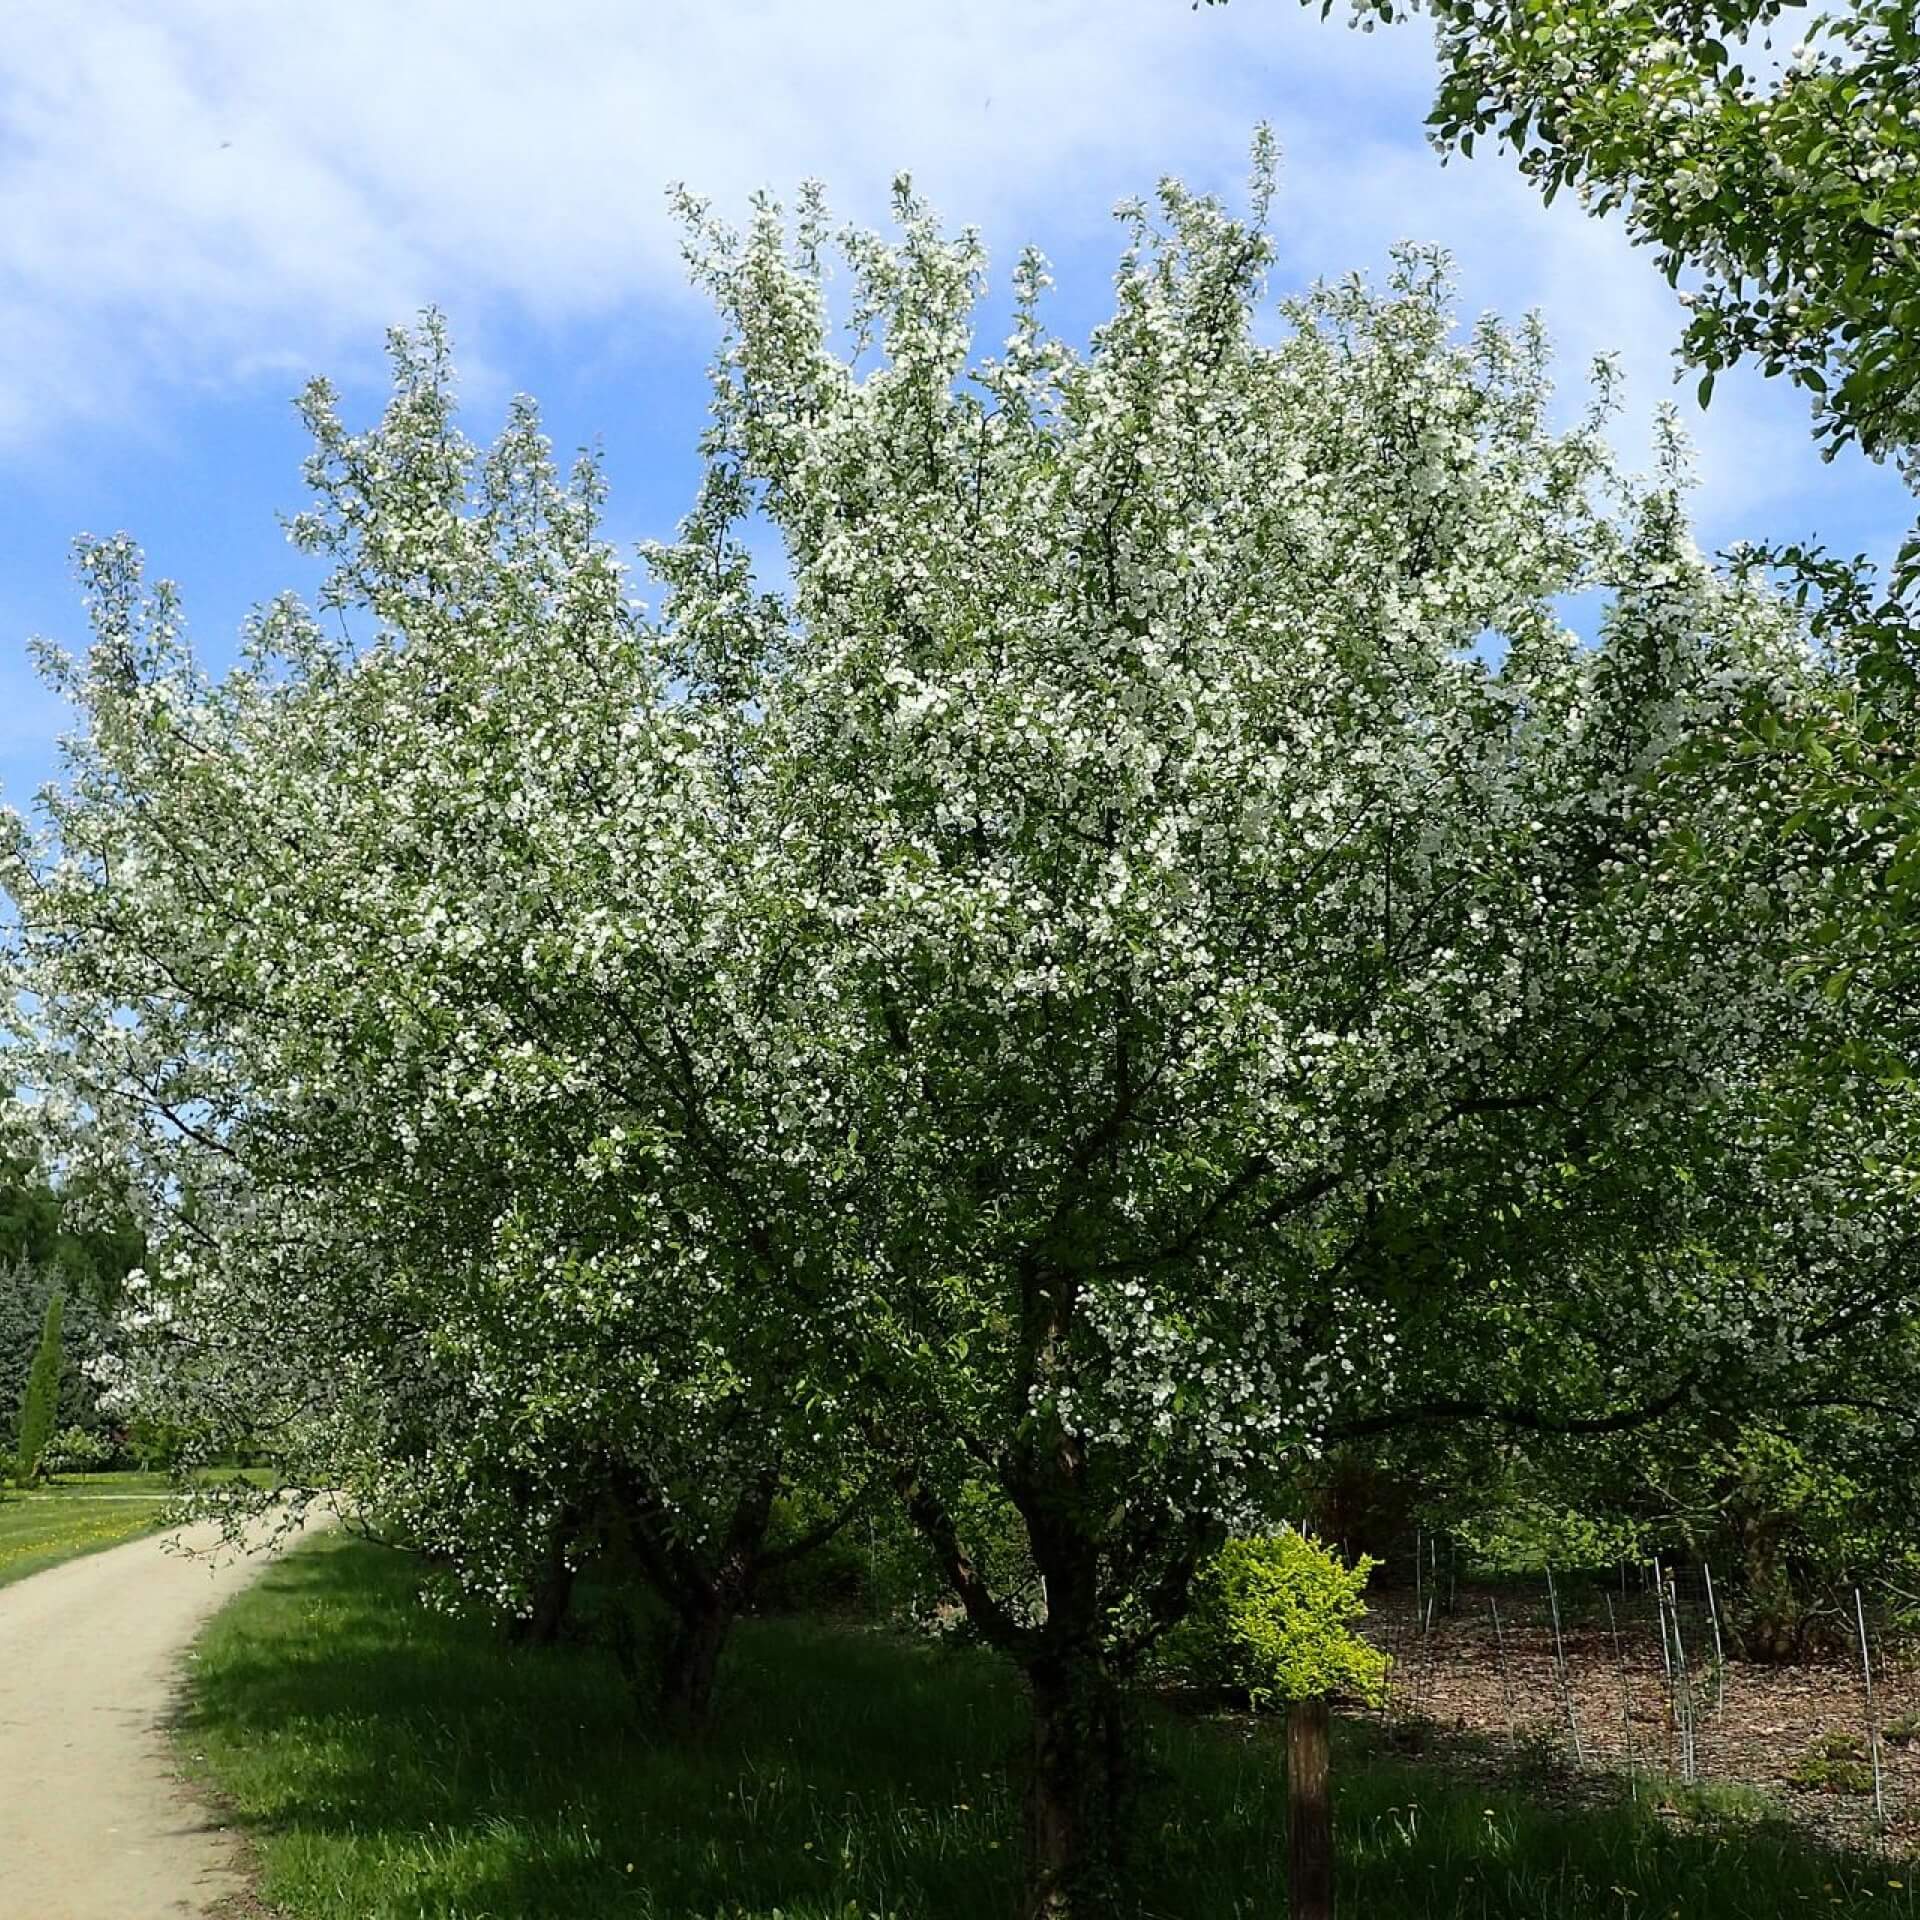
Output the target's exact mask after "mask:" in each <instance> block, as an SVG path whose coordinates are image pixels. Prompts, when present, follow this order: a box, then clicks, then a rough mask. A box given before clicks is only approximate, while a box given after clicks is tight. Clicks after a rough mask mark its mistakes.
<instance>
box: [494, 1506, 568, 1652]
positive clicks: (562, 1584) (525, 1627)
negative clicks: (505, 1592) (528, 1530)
mask: <svg viewBox="0 0 1920 1920" xmlns="http://www.w3.org/2000/svg"><path fill="white" fill-rule="evenodd" d="M572 1542H573V1527H572V1524H571V1523H570V1521H569V1522H563V1524H562V1525H561V1526H560V1527H559V1528H557V1529H556V1530H555V1532H554V1536H553V1539H552V1542H551V1543H550V1545H549V1547H548V1550H547V1558H546V1563H545V1565H544V1566H542V1567H541V1569H540V1572H539V1575H538V1577H537V1578H536V1579H535V1581H534V1583H533V1593H532V1596H531V1598H532V1601H533V1605H532V1607H531V1609H530V1610H529V1611H528V1612H527V1614H526V1615H525V1616H524V1617H523V1618H520V1619H517V1620H515V1621H514V1622H513V1624H512V1627H511V1628H510V1630H509V1632H510V1637H511V1639H512V1640H513V1643H514V1645H516V1646H521V1647H550V1646H552V1645H553V1644H554V1642H555V1641H556V1640H558V1639H559V1638H560V1630H561V1628H562V1627H564V1626H565V1625H566V1624H567V1614H568V1611H569V1609H570V1608H571V1607H572V1605H573V1583H574V1581H575V1579H576V1578H577V1577H578V1570H577V1569H576V1568H575V1567H574V1566H573V1564H572V1563H571V1562H570V1561H569V1560H568V1558H567V1550H568V1548H569V1547H570V1546H571V1545H572Z"/></svg>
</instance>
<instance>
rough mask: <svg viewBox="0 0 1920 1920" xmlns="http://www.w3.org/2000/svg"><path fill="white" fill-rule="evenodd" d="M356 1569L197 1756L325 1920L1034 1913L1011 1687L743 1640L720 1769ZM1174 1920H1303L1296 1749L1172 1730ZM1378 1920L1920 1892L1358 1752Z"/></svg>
mask: <svg viewBox="0 0 1920 1920" xmlns="http://www.w3.org/2000/svg"><path fill="white" fill-rule="evenodd" d="M414 1583H415V1571H414V1569H413V1568H411V1567H410V1566H409V1565H408V1564H407V1563H406V1562H405V1561H404V1560H402V1559H400V1558H398V1557H397V1556H394V1555H391V1554H388V1553H385V1552H382V1551H381V1550H379V1549H376V1548H372V1547H368V1546H366V1545H364V1544H362V1543H359V1542H355V1541H351V1540H347V1539H343V1538H337V1537H336V1538H331V1539H325V1540H322V1541H319V1542H317V1543H315V1544H314V1545H312V1546H310V1547H308V1548H306V1549H304V1550H302V1551H301V1552H299V1553H297V1554H295V1555H293V1556H291V1557H290V1558H289V1559H287V1560H286V1561H284V1562H282V1563H281V1564H279V1565H278V1566H276V1567H274V1568H271V1569H270V1570H269V1571H268V1572H267V1573H266V1574H265V1575H264V1576H263V1577H262V1578H261V1580H260V1581H259V1582H258V1583H257V1584H256V1585H254V1586H253V1587H252V1588H250V1589H249V1590H248V1591H247V1592H246V1593H244V1594H243V1595H242V1596H241V1597H240V1598H239V1599H238V1600H236V1601H235V1602H234V1603H233V1604H232V1605H231V1606H230V1607H229V1608H228V1609H227V1610H226V1611H225V1612H224V1613H223V1614H222V1615H221V1616H220V1617H219V1618H218V1619H217V1620H216V1621H215V1622H214V1623H213V1625H212V1627H211V1628H210V1629H209V1630H208V1632H207V1634H206V1635H205V1637H204V1638H203V1640H202V1642H201V1645H200V1648H199V1653H198V1657H197V1659H196V1661H195V1663H194V1668H193V1682H192V1698H191V1707H190V1711H189V1714H188V1716H187V1719H186V1721H185V1723H184V1725H183V1727H182V1729H181V1734H180V1738H181V1741H182V1743H183V1747H184V1749H185V1751H186V1753H187V1755H188V1757H189V1761H190V1763H191V1764H192V1765H193V1766H194V1767H195V1768H196V1769H197V1770H198V1771H200V1772H201V1773H203V1775H204V1776H205V1777H206V1779H207V1780H208V1781H209V1783H210V1784H211V1785H212V1786H213V1787H214V1788H216V1789H217V1790H218V1791H219V1792H220V1793H221V1794H222V1796H223V1797H224V1798H225V1800H226V1801H227V1802H228V1804H229V1805H230V1806H231V1808H232V1809H233V1812H234V1814H235V1815H236V1816H237V1818H238V1821H239V1823H240V1824H241V1825H242V1826H244V1827H245V1828H246V1829H248V1830H249V1831H250V1832H251V1833H252V1835H253V1836H254V1839H255V1841H256V1843H257V1846H258V1851H259V1856H260V1859H261V1861H262V1865H263V1871H264V1885H263V1888H262V1891H263V1892H264V1893H265V1895H266V1896H267V1898H268V1899H269V1900H271V1901H273V1902H274V1903H276V1904H277V1905H278V1906H279V1907H281V1908H282V1909H283V1910H284V1911H285V1912H286V1913H287V1914H288V1915H290V1916H293V1917H294V1920H319V1917H320V1916H327V1917H328V1920H401V1916H405V1917H406V1920H427V1917H428V1916H431V1917H432V1920H546V1917H547V1916H552V1917H553V1920H559V1917H560V1916H566V1917H567V1920H601V1917H602V1916H613V1915H618V1916H622V1920H668V1917H669V1916H672V1920H774V1916H775V1915H778V1916H781V1920H909V1916H912V1917H913V1920H963V1916H964V1920H992V1916H995V1915H999V1914H1006V1913H1010V1912H1011V1911H1012V1910H1013V1896H1014V1884H1015V1874H1016V1868H1017V1860H1016V1855H1017V1843H1018V1827H1019V1822H1018V1813H1017V1765H1018V1760H1017V1757H1018V1755H1019V1752H1020V1750H1021V1744H1022V1718H1021V1711H1020V1700H1019V1697H1018V1693H1017V1690H1016V1689H1015V1687H1014V1686H1013V1685H1012V1684H1011V1683H1010V1682H1009V1680H1008V1678H1007V1676H1006V1675H1005V1673H1004V1672H1003V1671H1002V1670H1001V1668H1000V1667H999V1665H998V1664H997V1663H996V1662H994V1661H993V1660H992V1659H990V1658H988V1657H986V1656H984V1655H978V1654H971V1653H963V1652H955V1651H951V1650H945V1649H941V1648H937V1647H934V1646H930V1645H925V1644H920V1643H915V1642H909V1641H904V1640H898V1639H894V1638H890V1637H886V1636H882V1635H879V1634H874V1633H869V1632H861V1631H856V1630H850V1629H846V1628H840V1627H834V1626H828V1625H822V1624H814V1623H808V1622H796V1621H763V1622H755V1623H751V1624H750V1625H749V1626H747V1627H746V1628H745V1629H743V1630H742V1632H741V1634H740V1637H739V1642H738V1645H737V1647H736V1648H735V1650H734V1655H733V1658H732V1663H731V1665H730V1667H729V1669H728V1673H727V1677H726V1683H725V1687H726V1691H725V1699H724V1701H723V1704H722V1710H721V1720H720V1724H719V1726H718V1727H717V1728H716V1730H715V1732H714V1734H713V1736H712V1737H711V1738H710V1739H709V1741H708V1742H707V1743H706V1744H705V1745H704V1746H703V1747H702V1748H701V1749H700V1750H699V1751H697V1752H694V1753H690V1754H689V1753H679V1752H675V1751H673V1750H671V1749H669V1748H667V1747H665V1746H663V1745H661V1744H660V1743H658V1742H657V1741H656V1740H654V1739H653V1738H652V1737H651V1736H650V1734H649V1733H648V1731H647V1729H646V1728H645V1727H644V1726H643V1725H639V1724H636V1722H635V1720H634V1718H633V1715H632V1713H631V1710H630V1708H629V1705H628V1702H627V1699H626V1696H625V1692H624V1689H623V1687H622V1685H621V1683H620V1682H619V1679H618V1677H617V1675H616V1673H615V1672H614V1669H613V1668H612V1666H611V1664H610V1663H609V1662H607V1661H606V1660H605V1658H604V1657H603V1656H602V1655H599V1654H597V1653H594V1652H590V1651H585V1650H580V1649H559V1650H554V1651H545V1652H510V1651H509V1650H507V1649H506V1648H505V1647H504V1646H503V1645H502V1644H501V1643H500V1641H499V1639H498V1637H497V1636H496V1635H495V1634H493V1633H492V1632H491V1631H490V1630H489V1629H488V1628H487V1627H486V1626H485V1625H484V1624H481V1623H478V1622H473V1621H466V1620H460V1619H450V1618H446V1617H443V1616H440V1615H436V1614H431V1613H427V1612H425V1611H423V1610H421V1609H420V1608H419V1607H418V1606H417V1605H416V1604H415V1602H414V1599H413V1590H414ZM1150 1739H1151V1747H1152V1767H1151V1777H1150V1785H1149V1790H1148V1798H1147V1803H1146V1808H1145V1812H1144V1814H1143V1817H1142V1819H1141V1821H1140V1833H1141V1838H1142V1866H1143V1892H1144V1895H1145V1899H1146V1909H1145V1910H1146V1912H1148V1913H1149V1914H1152V1915H1156V1916H1182V1917H1183V1920H1184V1917H1185V1916H1193V1917H1194V1920H1199V1916H1208V1920H1212V1916H1221V1920H1232V1917H1233V1916H1246V1917H1247V1920H1251V1917H1252V1916H1254V1915H1256V1914H1257V1915H1260V1916H1262V1917H1263V1920H1266V1917H1268V1916H1271V1915H1273V1914H1276V1913H1281V1912H1284V1910H1285V1907H1284V1893H1283V1870H1284V1861H1283V1859H1282V1856H1281V1847H1282V1835H1283V1834H1284V1831H1285V1823H1284V1819H1283V1817H1282V1804H1281V1771H1280V1743H1279V1741H1278V1740H1276V1739H1275V1738H1274V1737H1273V1735H1272V1733H1271V1731H1270V1730H1268V1729H1264V1728H1260V1729H1255V1730H1252V1731H1249V1730H1248V1729H1246V1728H1245V1727H1233V1726H1228V1725H1225V1724H1222V1723H1208V1722H1188V1721H1176V1720H1173V1719H1170V1718H1167V1719H1162V1718H1155V1719H1154V1720H1153V1722H1152V1724H1151V1729H1150ZM1336 1765H1337V1767H1338V1769H1339V1776H1340V1777H1339V1800H1340V1804H1339V1820H1340V1827H1341V1839H1342V1844H1343V1848H1344V1852H1345V1860H1344V1863H1343V1869H1342V1871H1343V1882H1342V1898H1343V1901H1344V1902H1345V1910H1346V1911H1347V1912H1349V1913H1356V1914H1366V1915H1369V1916H1380V1917H1381V1920H1443V1917H1444V1920H1594V1917H1595V1916H1604V1917H1606V1920H1642V1916H1644V1917H1645V1920H1654V1917H1655V1916H1658V1917H1659V1920H1671V1917H1672V1916H1675V1915H1678V1916H1680V1917H1681V1920H1777V1916H1782V1915H1789V1914H1794V1915H1797V1914H1812V1913H1822V1914H1833V1913H1836V1912H1837V1913H1844V1914H1859V1915H1864V1916H1892V1915H1896V1914H1898V1915H1912V1914H1914V1913H1915V1911H1916V1907H1915V1904H1914V1895H1913V1893H1912V1892H1910V1891H1909V1890H1908V1889H1907V1888H1906V1887H1905V1886H1903V1885H1901V1884H1900V1882H1902V1881H1904V1880H1905V1878H1906V1875H1905V1873H1904V1872H1903V1871H1902V1870H1901V1869H1900V1868H1898V1867H1895V1868H1888V1867H1887V1866H1885V1865H1884V1864H1878V1863H1870V1862H1866V1861H1862V1860H1847V1859H1842V1858H1839V1857H1837V1856H1833V1855H1828V1854H1823V1853H1820V1852H1819V1851H1817V1850H1815V1849H1814V1848H1812V1847H1810V1846H1809V1845H1807V1844H1806V1843H1804V1842H1803V1841H1801V1840H1799V1839H1797V1838H1796V1837H1795V1836H1793V1835H1791V1834H1789V1833H1786V1832H1784V1831H1781V1830H1779V1829H1777V1828H1775V1827H1773V1826H1771V1825H1769V1824H1767V1823H1766V1822H1764V1821H1759V1822H1747V1823H1745V1824H1739V1825H1733V1826H1726V1825H1716V1826H1712V1827H1706V1828H1701V1829H1698V1830H1677V1829H1676V1828H1675V1827H1674V1826H1673V1825H1672V1824H1670V1823H1663V1822H1662V1821H1661V1820H1659V1819H1658V1818H1656V1817H1655V1816H1653V1815H1652V1814H1649V1813H1646V1812H1643V1811H1638V1810H1636V1809H1634V1808H1633V1807H1631V1806H1613V1805H1608V1806H1602V1807H1599V1808H1591V1809H1587V1810H1585V1811H1579V1812H1571V1811H1562V1810H1556V1809H1554V1808H1551V1807H1547V1806H1541V1805H1538V1804H1535V1803H1533V1802H1531V1801H1530V1800H1528V1799H1527V1798H1525V1797H1523V1796H1520V1795H1518V1794H1506V1793H1490V1792H1489V1791H1488V1790H1487V1789H1485V1788H1484V1787H1481V1786H1477V1785H1473V1784H1469V1783H1462V1782H1460V1781H1458V1780H1456V1779H1450V1778H1448V1777H1447V1776H1446V1775H1445V1774H1443V1773H1441V1772H1439V1771H1436V1770H1434V1769H1432V1768H1430V1767H1423V1766H1419V1765H1414V1764H1409V1763H1406V1762H1402V1761H1395V1760H1391V1759H1388V1758H1387V1757H1385V1756H1382V1755H1380V1754H1378V1753H1377V1752H1374V1751H1372V1750H1371V1749H1370V1748H1369V1747H1368V1746H1367V1744H1366V1742H1365V1740H1364V1738H1363V1737H1362V1736H1361V1735H1358V1734H1355V1733H1353V1732H1352V1731H1351V1730H1348V1731H1347V1737H1346V1738H1345V1739H1344V1740H1343V1744H1342V1749H1341V1751H1340V1753H1339V1756H1338V1759H1337V1762H1336Z"/></svg>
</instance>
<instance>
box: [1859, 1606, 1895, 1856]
mask: <svg viewBox="0 0 1920 1920" xmlns="http://www.w3.org/2000/svg"><path fill="white" fill-rule="evenodd" d="M1853 1617H1854V1620H1855V1622H1856V1623H1857V1624H1858V1626H1859V1628H1860V1678H1861V1680H1862V1681H1863V1682H1864V1683H1865V1685H1866V1710H1867V1758H1868V1760H1869V1761H1871V1762H1872V1765H1873V1823H1874V1825H1875V1826H1876V1827H1877V1828H1879V1830H1880V1832H1881V1833H1882V1834H1883V1835H1884V1834H1885V1833H1886V1830H1887V1803H1886V1800H1885V1798H1884V1797H1883V1796H1882V1792H1881V1786H1880V1727H1879V1722H1878V1721H1877V1720H1876V1719H1875V1717H1874V1711H1873V1660H1872V1657H1871V1656H1870V1655H1869V1654H1868V1652H1867V1609H1866V1604H1865V1602H1864V1601H1862V1600H1861V1598H1860V1589H1859V1588H1858V1587H1855V1588H1854V1590H1853Z"/></svg>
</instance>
